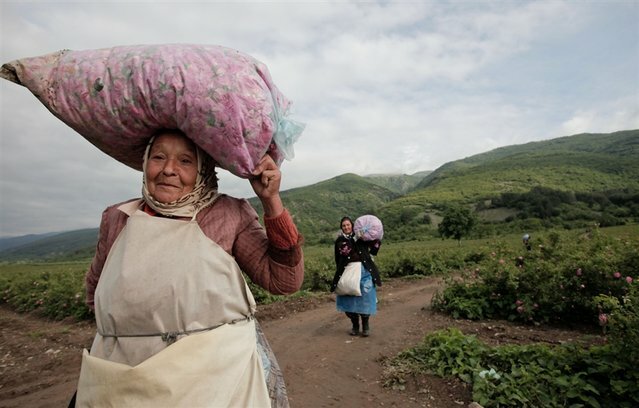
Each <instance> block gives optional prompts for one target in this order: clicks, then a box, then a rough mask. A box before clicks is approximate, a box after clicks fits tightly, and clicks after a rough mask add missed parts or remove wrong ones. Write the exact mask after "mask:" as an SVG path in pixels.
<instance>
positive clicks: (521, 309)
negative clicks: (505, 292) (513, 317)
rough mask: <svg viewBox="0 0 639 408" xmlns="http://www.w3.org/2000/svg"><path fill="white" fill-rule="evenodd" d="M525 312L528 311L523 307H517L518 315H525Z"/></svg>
mask: <svg viewBox="0 0 639 408" xmlns="http://www.w3.org/2000/svg"><path fill="white" fill-rule="evenodd" d="M524 310H526V308H524V307H523V306H518V307H517V313H524Z"/></svg>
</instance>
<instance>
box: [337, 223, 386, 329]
mask: <svg viewBox="0 0 639 408" xmlns="http://www.w3.org/2000/svg"><path fill="white" fill-rule="evenodd" d="M340 229H341V232H340V234H339V235H338V237H337V239H336V240H335V265H336V268H337V269H336V271H335V276H334V278H333V284H332V285H331V292H334V291H335V290H336V288H337V286H338V282H339V280H340V278H341V276H342V274H343V273H344V271H345V269H346V268H347V267H349V268H359V269H360V270H361V279H360V282H359V289H360V290H359V292H360V293H361V296H352V295H340V294H338V295H337V298H336V305H337V310H338V311H340V312H345V313H346V316H347V317H348V318H349V319H350V321H351V324H352V326H351V331H350V335H351V336H358V335H360V333H361V335H362V336H363V337H368V336H369V335H370V323H369V318H370V316H371V315H374V314H375V313H377V291H376V290H375V285H377V286H381V284H382V281H381V279H380V277H379V271H378V269H377V266H376V265H375V262H373V259H372V257H371V255H377V252H378V251H379V248H380V245H381V242H380V241H364V240H358V239H356V237H355V234H354V233H353V221H352V220H351V219H350V218H349V217H344V218H342V220H341V221H340ZM360 322H361V325H360ZM360 328H361V332H360Z"/></svg>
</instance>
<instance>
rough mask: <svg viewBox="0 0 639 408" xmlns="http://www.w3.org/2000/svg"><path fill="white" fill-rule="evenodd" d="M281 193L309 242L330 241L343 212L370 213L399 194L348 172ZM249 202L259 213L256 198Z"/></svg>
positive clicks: (259, 209)
mask: <svg viewBox="0 0 639 408" xmlns="http://www.w3.org/2000/svg"><path fill="white" fill-rule="evenodd" d="M281 195H282V201H283V202H284V206H285V207H286V208H287V209H288V210H289V212H290V213H291V215H292V216H293V219H294V220H295V223H296V224H297V227H298V228H299V230H300V231H301V232H302V234H304V236H305V238H306V241H307V242H309V243H312V242H333V240H334V239H335V233H336V232H337V231H339V220H340V219H341V218H342V217H343V216H350V217H353V219H354V217H357V216H359V215H363V214H368V213H374V212H375V209H377V208H379V207H381V206H382V205H384V204H386V203H389V202H391V201H392V200H394V199H395V198H397V197H399V196H400V195H399V194H398V193H395V192H393V191H391V190H389V189H387V188H384V187H382V186H379V185H377V184H375V183H373V182H371V181H369V179H368V178H366V177H361V176H358V175H356V174H352V173H348V174H343V175H341V176H337V177H335V178H332V179H329V180H326V181H322V182H319V183H316V184H313V185H310V186H306V187H300V188H294V189H291V190H286V191H283V192H282V193H281ZM249 202H250V203H251V204H252V205H253V207H255V208H256V210H257V212H258V214H261V213H262V206H261V204H260V202H259V200H258V199H257V198H252V199H250V200H249Z"/></svg>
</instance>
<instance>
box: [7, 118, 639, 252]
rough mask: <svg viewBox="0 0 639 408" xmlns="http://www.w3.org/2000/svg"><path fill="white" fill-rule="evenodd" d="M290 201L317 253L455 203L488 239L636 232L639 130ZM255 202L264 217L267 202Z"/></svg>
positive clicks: (339, 183)
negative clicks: (366, 230)
mask: <svg viewBox="0 0 639 408" xmlns="http://www.w3.org/2000/svg"><path fill="white" fill-rule="evenodd" d="M282 199H283V201H284V204H285V205H286V207H287V208H288V209H289V211H290V212H291V214H292V215H293V217H294V219H295V221H296V223H297V225H298V227H299V229H300V230H301V231H302V233H303V234H304V235H305V237H306V242H307V243H309V244H313V243H318V242H323V243H330V242H332V241H333V239H334V237H335V234H336V233H337V231H338V229H339V228H338V227H339V220H340V218H341V217H342V216H344V215H349V216H351V217H357V216H359V215H363V214H367V213H372V214H375V215H378V216H379V217H380V218H381V219H382V221H383V222H384V225H385V232H386V237H387V238H388V239H391V240H401V239H412V238H418V237H424V236H425V235H424V234H431V236H432V235H434V234H436V228H435V226H436V223H437V221H438V219H439V218H438V217H439V214H440V213H441V210H442V209H443V208H444V207H445V206H446V205H448V204H450V203H458V204H462V205H466V206H470V207H472V208H473V209H474V210H475V211H476V213H477V214H478V215H479V217H480V219H481V220H483V222H484V224H483V225H480V228H479V229H478V230H479V231H480V233H481V231H483V233H490V232H491V231H490V229H489V228H488V227H487V225H488V226H489V224H490V222H496V221H500V222H502V224H503V228H508V225H510V228H515V227H517V228H519V227H521V226H526V227H527V228H546V227H552V226H557V225H561V226H562V227H564V228H570V227H572V226H575V225H580V224H579V223H584V222H593V221H596V222H598V223H600V224H602V225H606V224H609V225H614V224H616V223H624V222H637V221H638V220H639V130H629V131H621V132H615V133H611V134H580V135H574V136H567V137H561V138H557V139H552V140H547V141H540V142H532V143H527V144H523V145H517V146H508V147H502V148H499V149H495V150H491V151H489V152H486V153H482V154H478V155H475V156H471V157H467V158H464V159H461V160H457V161H453V162H449V163H446V164H445V165H443V166H441V167H440V168H438V169H436V170H435V171H433V172H420V173H416V174H413V175H383V174H382V175H379V174H378V175H369V176H365V177H362V176H358V175H356V174H344V175H341V176H338V177H335V178H332V179H329V180H325V181H322V182H319V183H316V184H313V185H310V186H305V187H300V188H295V189H290V190H286V191H283V192H282ZM249 201H250V202H251V204H252V205H254V206H255V207H256V209H257V211H258V213H259V214H261V212H262V210H261V208H260V204H259V201H258V200H257V199H256V198H253V199H250V200H249ZM504 221H506V223H503V222H504ZM509 223H510V224H509ZM513 225H514V227H513ZM482 228H483V229H482ZM503 228H502V229H503ZM96 237H97V229H89V230H81V231H72V232H69V233H65V234H58V235H55V236H53V237H45V238H42V239H39V240H36V241H34V242H31V243H27V244H25V245H22V246H15V241H14V242H13V244H12V245H14V246H13V247H12V248H9V249H5V250H0V260H15V259H43V258H47V259H51V258H56V257H65V256H74V257H82V256H89V255H87V254H90V253H91V252H92V251H93V247H94V246H95V240H96ZM12 239H14V240H15V238H12ZM5 240H6V239H5ZM5 240H3V239H0V248H3V244H6V242H3V241H5Z"/></svg>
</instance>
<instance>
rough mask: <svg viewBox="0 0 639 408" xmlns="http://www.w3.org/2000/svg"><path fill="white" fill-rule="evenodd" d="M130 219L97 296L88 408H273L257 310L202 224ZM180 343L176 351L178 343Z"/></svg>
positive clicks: (86, 359)
mask: <svg viewBox="0 0 639 408" xmlns="http://www.w3.org/2000/svg"><path fill="white" fill-rule="evenodd" d="M138 204H139V201H137V202H132V203H128V204H124V205H123V206H121V207H120V209H121V210H123V211H125V212H126V213H128V214H130V216H129V219H128V221H127V224H126V226H125V227H124V229H123V230H122V231H121V232H120V234H119V236H118V238H117V239H116V241H115V242H114V244H113V247H112V248H111V251H110V252H109V255H108V257H107V260H106V262H105V265H104V268H103V271H102V274H101V276H100V280H99V282H98V285H97V287H96V291H95V315H96V325H97V329H98V334H96V336H95V339H94V342H93V345H92V347H91V353H90V354H89V353H88V352H87V351H86V350H85V351H84V353H83V358H82V368H81V370H80V379H79V382H78V393H77V406H79V407H85V406H89V407H270V399H269V395H268V390H267V387H266V381H265V377H264V372H263V367H262V362H261V358H260V356H259V354H258V351H257V341H256V334H255V333H256V332H255V322H254V320H252V315H253V312H254V311H255V300H254V299H253V296H252V295H251V292H250V290H249V289H248V287H247V285H246V282H245V281H244V278H243V276H242V273H241V271H240V268H239V266H238V265H237V263H236V262H235V260H234V259H233V257H231V256H230V255H229V254H228V253H226V251H224V250H223V249H222V248H220V247H219V246H218V245H217V244H216V243H214V242H213V241H211V240H210V239H209V238H208V237H207V236H205V235H204V233H203V232H202V231H201V229H200V227H199V226H198V224H197V222H196V221H195V219H193V220H191V221H181V220H175V219H169V218H162V217H152V216H149V215H148V214H146V213H144V212H142V211H140V210H138V209H137V207H138ZM176 339H177V340H179V341H175V340H176Z"/></svg>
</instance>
